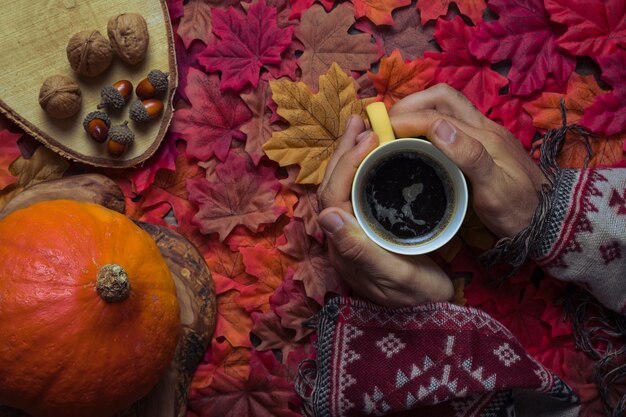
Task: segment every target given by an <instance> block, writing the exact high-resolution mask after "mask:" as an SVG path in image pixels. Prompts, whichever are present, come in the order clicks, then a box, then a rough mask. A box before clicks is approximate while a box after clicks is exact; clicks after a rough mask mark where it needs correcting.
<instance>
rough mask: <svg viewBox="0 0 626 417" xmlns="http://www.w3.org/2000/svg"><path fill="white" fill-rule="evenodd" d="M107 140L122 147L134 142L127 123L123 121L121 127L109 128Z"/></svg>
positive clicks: (133, 136)
mask: <svg viewBox="0 0 626 417" xmlns="http://www.w3.org/2000/svg"><path fill="white" fill-rule="evenodd" d="M109 139H110V140H112V141H114V142H117V143H121V144H123V145H130V144H131V143H133V141H134V140H135V134H134V133H133V131H132V130H130V128H129V127H128V121H125V122H124V123H122V124H121V125H116V126H111V128H110V129H109Z"/></svg>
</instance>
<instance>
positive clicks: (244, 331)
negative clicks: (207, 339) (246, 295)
mask: <svg viewBox="0 0 626 417" xmlns="http://www.w3.org/2000/svg"><path fill="white" fill-rule="evenodd" d="M237 297H239V291H238V290H236V289H232V290H228V291H225V292H224V293H222V294H220V295H218V296H217V321H216V323H215V332H214V333H213V335H214V337H220V336H221V337H224V338H226V340H228V341H229V342H230V343H231V344H232V345H233V346H244V347H250V346H252V344H251V343H250V330H252V318H250V315H249V314H248V313H247V312H246V310H244V309H243V307H241V306H240V305H239V303H238V302H237V301H236V299H237Z"/></svg>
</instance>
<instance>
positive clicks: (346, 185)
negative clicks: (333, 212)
mask: <svg viewBox="0 0 626 417" xmlns="http://www.w3.org/2000/svg"><path fill="white" fill-rule="evenodd" d="M361 135H362V137H361V139H360V140H359V142H358V143H357V144H356V146H355V147H353V148H352V149H350V150H349V151H347V152H346V153H344V154H343V155H342V156H341V157H340V158H339V160H338V161H337V163H336V164H335V167H334V169H333V172H332V174H331V175H330V176H329V177H328V180H327V182H326V184H324V186H323V187H322V188H321V191H320V204H321V208H326V207H334V206H339V205H342V204H343V203H345V202H347V201H349V200H350V191H351V189H352V180H353V179H354V175H355V174H356V171H357V169H358V168H359V165H360V164H361V162H362V161H363V159H365V157H366V156H367V155H368V154H369V153H370V152H371V151H372V150H373V149H374V148H376V146H378V137H377V136H376V134H375V133H374V132H371V131H368V132H367V133H362V134H361Z"/></svg>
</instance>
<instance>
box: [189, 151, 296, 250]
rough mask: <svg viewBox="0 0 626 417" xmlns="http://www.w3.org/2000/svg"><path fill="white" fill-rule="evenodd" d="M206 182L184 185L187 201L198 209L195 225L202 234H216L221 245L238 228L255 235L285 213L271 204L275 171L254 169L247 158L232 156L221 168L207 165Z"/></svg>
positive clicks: (277, 187) (277, 185) (276, 186)
mask: <svg viewBox="0 0 626 417" xmlns="http://www.w3.org/2000/svg"><path fill="white" fill-rule="evenodd" d="M206 169H207V178H206V179H205V178H197V179H193V180H189V181H187V190H188V192H189V200H190V201H191V202H192V203H194V204H195V205H196V206H198V213H197V214H196V215H195V217H194V223H195V224H196V225H197V226H198V227H199V228H200V231H201V232H202V233H204V234H209V233H213V232H216V233H218V234H219V239H220V240H221V241H223V240H224V239H225V238H226V237H227V236H228V234H229V233H230V232H231V231H232V230H233V228H234V227H235V226H237V225H243V226H246V227H247V228H248V229H250V230H251V231H256V230H257V229H258V227H259V226H260V225H261V224H264V223H273V222H275V221H276V220H277V219H278V217H279V216H280V215H281V214H282V213H283V212H284V210H285V209H284V207H278V206H276V205H275V204H274V197H275V196H276V194H277V193H278V191H279V190H280V183H279V182H278V180H277V179H276V176H275V175H274V169H272V168H269V167H264V166H259V167H258V168H255V167H254V165H253V164H252V161H251V160H250V159H249V158H248V157H246V156H241V155H238V154H237V153H236V152H231V153H230V154H229V156H228V158H227V159H226V161H225V162H224V163H223V164H220V163H217V162H216V161H215V160H212V161H210V162H209V163H207V164H206Z"/></svg>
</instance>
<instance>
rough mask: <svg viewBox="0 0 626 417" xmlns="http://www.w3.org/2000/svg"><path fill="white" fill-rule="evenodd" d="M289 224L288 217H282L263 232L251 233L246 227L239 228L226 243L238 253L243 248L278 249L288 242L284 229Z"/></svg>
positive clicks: (263, 229) (264, 228) (234, 230)
mask: <svg viewBox="0 0 626 417" xmlns="http://www.w3.org/2000/svg"><path fill="white" fill-rule="evenodd" d="M288 223H289V218H288V217H287V216H280V218H279V219H278V221H276V222H275V223H272V224H268V225H265V226H264V227H262V230H261V231H258V232H256V233H253V232H251V231H250V230H248V229H247V228H246V227H243V226H237V227H236V228H235V229H233V231H232V232H231V233H230V234H229V235H228V238H227V239H226V241H225V243H226V244H227V245H228V246H229V247H230V249H231V250H233V251H236V250H239V249H241V248H252V247H254V246H256V245H261V246H263V247H264V248H267V249H276V248H277V247H278V246H280V245H284V244H285V242H286V240H285V236H284V235H283V228H284V227H285V226H286V225H287V224H288Z"/></svg>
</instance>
